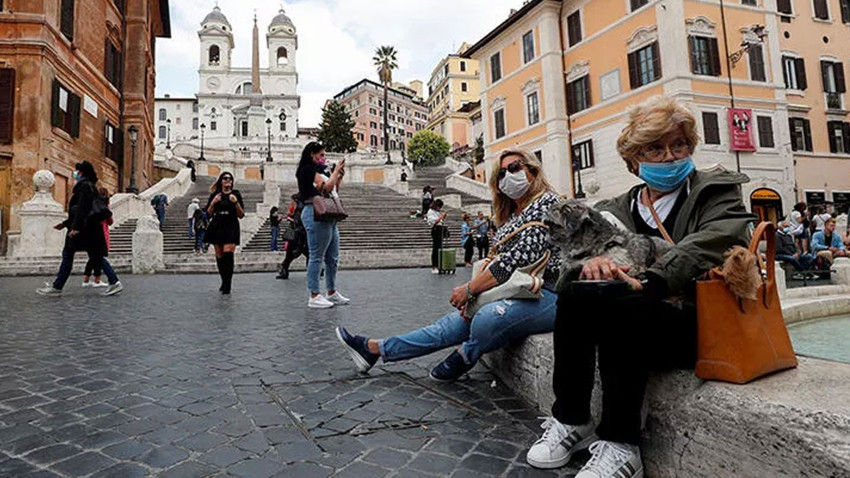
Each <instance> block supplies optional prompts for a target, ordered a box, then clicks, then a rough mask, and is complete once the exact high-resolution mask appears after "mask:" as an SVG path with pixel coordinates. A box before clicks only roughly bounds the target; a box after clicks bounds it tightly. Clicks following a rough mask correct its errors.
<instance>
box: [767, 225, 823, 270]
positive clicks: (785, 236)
mask: <svg viewBox="0 0 850 478" xmlns="http://www.w3.org/2000/svg"><path fill="white" fill-rule="evenodd" d="M776 260H777V261H781V262H787V263H788V264H791V265H792V266H793V267H794V270H796V271H805V270H808V269H809V268H810V267H811V266H812V263H813V262H814V258H813V257H812V256H811V254H800V253H798V252H797V244H796V242H795V241H794V236H793V234H792V229H791V224H790V223H789V222H788V221H782V223H781V224H780V225H779V227H778V228H777V229H776Z"/></svg>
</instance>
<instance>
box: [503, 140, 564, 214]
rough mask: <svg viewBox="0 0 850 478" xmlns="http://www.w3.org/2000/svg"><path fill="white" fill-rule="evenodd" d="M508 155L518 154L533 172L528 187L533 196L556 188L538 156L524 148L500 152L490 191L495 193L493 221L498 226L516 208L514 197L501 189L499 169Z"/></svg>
mask: <svg viewBox="0 0 850 478" xmlns="http://www.w3.org/2000/svg"><path fill="white" fill-rule="evenodd" d="M508 156H518V157H519V158H520V162H521V163H522V164H523V165H525V168H526V169H527V170H528V171H529V172H530V173H531V184H530V185H529V187H528V194H529V195H530V196H531V197H534V196H537V195H539V194H541V193H544V192H547V191H553V190H554V189H553V188H552V185H551V184H549V181H547V180H546V176H545V175H544V174H543V163H541V162H540V160H539V159H537V156H535V155H533V154H531V153H530V152H528V151H526V150H524V149H506V150H504V151H502V153H501V154H499V160H498V161H494V162H493V170H492V172H491V174H490V191H492V193H493V222H494V223H495V224H496V227H499V226H501V225H502V224H504V223H506V222H507V221H508V218H509V217H510V216H511V214H512V213H513V212H514V209H515V208H516V204H515V203H514V201H513V199H511V198H509V197H508V196H507V194H505V193H503V192H502V191H500V190H499V169H500V168H501V167H502V160H504V159H505V158H507V157H508Z"/></svg>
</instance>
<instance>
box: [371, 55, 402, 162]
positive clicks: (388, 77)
mask: <svg viewBox="0 0 850 478" xmlns="http://www.w3.org/2000/svg"><path fill="white" fill-rule="evenodd" d="M395 56H396V50H395V47H393V46H389V45H385V46H380V47H378V49H376V50H375V56H373V57H372V61H373V62H374V65H375V66H377V67H378V78H379V79H380V80H381V84H383V85H384V151H386V152H387V163H391V161H390V133H389V130H390V126H389V123H388V122H387V108H388V106H389V105H388V103H387V89H388V88H389V86H390V84H391V83H392V82H393V70H395V69H396V68H398V63H396V57H395Z"/></svg>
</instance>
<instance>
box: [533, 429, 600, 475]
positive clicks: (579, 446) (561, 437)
mask: <svg viewBox="0 0 850 478" xmlns="http://www.w3.org/2000/svg"><path fill="white" fill-rule="evenodd" d="M541 418H543V417H541ZM540 428H542V429H543V430H544V432H543V436H541V437H540V439H539V440H537V441H536V442H534V444H533V445H531V448H529V450H528V453H527V454H526V456H525V459H526V460H527V461H528V464H529V465H531V466H533V467H535V468H560V467H562V466H564V465H566V464H567V462H568V461H570V458H572V456H573V454H574V453H576V452H577V451H580V450H583V449H585V448H587V447H588V446H589V445H590V444H591V443H593V442H594V441H596V440H597V437H596V433H594V426H593V424H592V423H588V424H587V425H578V426H574V425H565V424H563V423H561V422H559V421H558V420H556V419H555V417H545V420H544V421H543V423H542V424H541V425H540Z"/></svg>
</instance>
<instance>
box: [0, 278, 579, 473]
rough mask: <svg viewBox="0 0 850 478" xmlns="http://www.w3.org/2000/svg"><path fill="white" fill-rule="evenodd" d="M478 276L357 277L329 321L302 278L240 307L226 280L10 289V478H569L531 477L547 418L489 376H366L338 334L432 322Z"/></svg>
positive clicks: (3, 354)
mask: <svg viewBox="0 0 850 478" xmlns="http://www.w3.org/2000/svg"><path fill="white" fill-rule="evenodd" d="M467 275H468V272H467V271H465V270H460V271H458V274H457V275H456V276H433V275H431V274H430V273H429V271H428V270H423V269H419V270H372V271H344V272H341V273H340V276H339V284H340V289H341V290H342V291H343V292H344V293H345V294H346V295H348V296H349V297H351V299H352V305H349V306H343V307H336V308H334V309H330V310H311V309H308V308H307V307H306V302H307V301H306V292H305V291H304V283H305V279H304V273H298V272H296V273H293V275H292V278H291V279H290V280H289V281H280V280H274V279H273V277H274V276H273V275H272V274H242V275H237V276H236V277H235V280H234V283H235V285H234V292H233V295H232V296H230V297H226V296H225V297H223V296H221V295H219V293H218V292H217V288H218V278H217V276H214V275H183V276H180V275H157V276H124V277H123V278H122V279H123V282H124V284H125V287H126V290H125V291H124V293H123V294H122V295H119V296H116V297H100V296H99V295H97V294H98V292H99V291H100V290H102V289H82V288H80V287H79V283H80V280H79V278H78V277H73V278H72V280H71V281H69V284H68V286H66V290H65V292H64V294H63V296H62V297H42V296H38V295H36V294H35V293H34V290H35V289H36V288H37V287H39V286H40V285H41V284H42V282H43V281H44V278H33V277H27V278H0V477H7V476H9V477H24V476H26V477H40V478H46V477H55V476H93V477H120V478H133V477H137V476H160V477H164V478H170V477H194V476H246V477H267V476H279V477H298V478H301V477H305V478H306V477H324V476H331V475H333V476H356V477H380V476H398V477H419V476H453V477H467V476H469V477H472V476H475V477H483V476H508V477H522V476H556V473H554V472H542V471H538V470H533V469H531V468H529V467H528V466H527V465H526V464H525V462H524V460H525V450H526V449H527V447H528V446H529V445H530V444H531V442H533V440H534V439H535V437H536V436H537V435H538V431H539V428H538V427H539V423H540V421H539V420H537V418H536V416H537V414H536V413H534V412H533V411H532V410H530V409H529V407H528V406H527V405H526V404H525V403H524V402H522V401H521V400H519V399H518V398H517V397H516V396H515V395H513V394H512V393H511V391H510V390H508V389H507V388H506V387H505V386H504V385H501V384H500V383H494V379H493V376H492V375H491V374H490V373H489V372H488V371H487V370H486V369H484V368H483V366H481V365H479V366H478V367H476V369H475V370H473V372H472V373H471V374H470V375H469V377H468V378H467V379H466V380H462V381H460V382H458V383H455V384H450V385H437V384H435V383H434V382H431V381H430V380H429V379H428V378H427V372H428V370H429V369H430V367H431V366H433V365H434V364H436V363H437V362H438V361H439V360H442V359H443V358H444V357H445V355H447V354H448V351H446V352H440V353H436V354H433V355H431V356H427V357H422V358H420V359H417V360H413V361H409V362H406V363H397V364H392V365H383V364H381V363H379V364H378V365H377V366H376V367H375V368H374V369H373V370H372V372H371V373H370V374H369V375H358V374H357V373H356V372H355V371H354V368H353V365H352V363H351V361H350V359H349V358H348V356H347V354H346V353H345V352H344V350H343V349H342V348H341V346H340V345H339V343H338V342H337V341H336V338H335V337H334V334H333V327H334V326H336V325H340V324H342V325H345V326H346V327H348V328H349V330H352V331H355V332H358V333H363V334H368V335H373V336H385V335H389V334H394V333H400V332H404V331H406V330H409V329H410V328H412V327H416V326H420V325H424V324H426V323H429V322H431V321H432V320H434V319H436V318H437V316H438V315H439V314H440V313H443V312H446V311H448V309H449V308H450V306H449V305H448V302H447V299H448V294H449V291H450V290H451V288H452V287H453V286H454V285H455V284H457V283H460V282H461V281H462V280H466V279H467ZM584 457H585V458H586V455H585V456H584ZM575 464H576V462H573V463H571V465H572V466H571V467H567V468H565V469H563V470H560V474H561V476H571V475H572V474H574V473H575V466H574V465H575Z"/></svg>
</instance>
